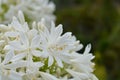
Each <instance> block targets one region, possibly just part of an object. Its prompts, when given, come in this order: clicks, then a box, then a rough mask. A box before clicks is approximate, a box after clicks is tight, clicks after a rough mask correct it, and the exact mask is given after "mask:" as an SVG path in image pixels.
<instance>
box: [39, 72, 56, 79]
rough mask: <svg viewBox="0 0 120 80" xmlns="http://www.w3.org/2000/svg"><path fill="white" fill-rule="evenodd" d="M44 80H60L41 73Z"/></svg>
mask: <svg viewBox="0 0 120 80" xmlns="http://www.w3.org/2000/svg"><path fill="white" fill-rule="evenodd" d="M40 74H41V76H42V78H43V79H44V80H58V79H57V78H56V77H55V76H52V75H51V74H48V73H44V72H40Z"/></svg>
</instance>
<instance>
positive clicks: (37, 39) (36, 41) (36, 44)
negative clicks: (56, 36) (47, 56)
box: [31, 35, 40, 48]
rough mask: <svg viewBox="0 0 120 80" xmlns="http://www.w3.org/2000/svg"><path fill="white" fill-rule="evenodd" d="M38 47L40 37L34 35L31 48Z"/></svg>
mask: <svg viewBox="0 0 120 80" xmlns="http://www.w3.org/2000/svg"><path fill="white" fill-rule="evenodd" d="M39 45H40V36H38V35H36V36H35V37H34V38H33V39H32V42H31V47H32V48H36V47H38V46H39Z"/></svg>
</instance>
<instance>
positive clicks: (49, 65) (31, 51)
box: [0, 0, 97, 80]
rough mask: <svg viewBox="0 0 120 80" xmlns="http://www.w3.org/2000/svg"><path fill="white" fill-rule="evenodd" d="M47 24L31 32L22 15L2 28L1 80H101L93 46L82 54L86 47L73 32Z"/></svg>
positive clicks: (38, 25) (38, 26)
mask: <svg viewBox="0 0 120 80" xmlns="http://www.w3.org/2000/svg"><path fill="white" fill-rule="evenodd" d="M30 1H31V0H30ZM23 2H24V1H23ZM46 24H47V23H46V22H45V20H44V19H42V20H41V21H40V22H38V23H36V22H33V25H32V28H30V27H29V26H28V23H27V22H25V19H24V15H23V13H22V12H21V11H19V13H18V17H13V21H12V22H11V23H10V24H8V25H4V24H0V32H1V33H0V47H1V48H0V52H1V53H0V80H97V78H96V77H95V75H94V74H93V71H94V69H93V67H94V63H93V62H91V60H92V59H93V58H94V56H93V55H92V54H91V53H90V50H91V45H90V44H89V45H87V47H86V48H85V51H84V52H83V53H81V54H79V53H77V51H78V50H80V49H82V47H83V45H82V44H80V41H78V40H76V37H75V36H73V35H72V33H71V32H67V33H64V34H62V32H63V28H62V25H61V24H60V25H58V26H57V27H55V24H54V23H53V22H52V23H51V26H50V27H47V25H46Z"/></svg>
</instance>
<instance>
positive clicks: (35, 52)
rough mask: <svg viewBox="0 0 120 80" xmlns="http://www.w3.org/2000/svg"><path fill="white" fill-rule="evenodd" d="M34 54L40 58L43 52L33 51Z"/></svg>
mask: <svg viewBox="0 0 120 80" xmlns="http://www.w3.org/2000/svg"><path fill="white" fill-rule="evenodd" d="M32 54H33V55H34V56H36V57H40V56H41V55H42V52H40V51H37V50H33V51H32Z"/></svg>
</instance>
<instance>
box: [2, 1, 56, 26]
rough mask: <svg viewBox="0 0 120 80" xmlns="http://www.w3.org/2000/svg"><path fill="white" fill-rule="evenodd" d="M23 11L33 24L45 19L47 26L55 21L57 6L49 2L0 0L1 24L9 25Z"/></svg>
mask: <svg viewBox="0 0 120 80" xmlns="http://www.w3.org/2000/svg"><path fill="white" fill-rule="evenodd" d="M19 10H21V11H23V13H24V14H25V17H26V19H27V20H28V21H29V23H30V24H31V23H32V22H33V21H40V20H41V19H42V18H44V19H45V20H46V22H47V25H49V24H50V23H51V21H55V16H54V15H53V12H54V10H55V4H54V3H53V2H52V1H49V0H0V16H2V17H0V23H4V24H8V23H10V22H11V20H12V17H13V16H17V13H18V11H19Z"/></svg>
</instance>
